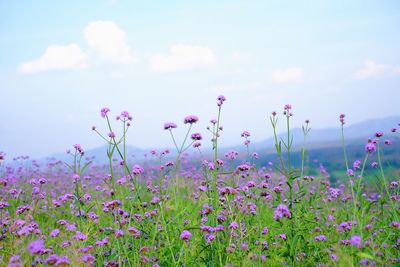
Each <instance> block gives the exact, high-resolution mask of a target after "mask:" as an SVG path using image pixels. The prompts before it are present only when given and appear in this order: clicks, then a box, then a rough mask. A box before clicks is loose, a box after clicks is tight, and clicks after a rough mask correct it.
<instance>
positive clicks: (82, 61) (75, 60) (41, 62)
mask: <svg viewBox="0 0 400 267" xmlns="http://www.w3.org/2000/svg"><path fill="white" fill-rule="evenodd" d="M86 67H87V55H86V54H85V53H84V52H83V51H82V50H81V49H80V47H79V46H78V45H77V44H69V45H64V46H63V45H50V46H48V47H47V48H46V51H45V52H44V53H43V55H42V56H41V57H40V58H38V59H36V60H32V61H29V62H26V63H23V64H21V65H20V68H19V69H20V71H21V72H22V73H37V72H46V71H53V70H74V69H83V68H86Z"/></svg>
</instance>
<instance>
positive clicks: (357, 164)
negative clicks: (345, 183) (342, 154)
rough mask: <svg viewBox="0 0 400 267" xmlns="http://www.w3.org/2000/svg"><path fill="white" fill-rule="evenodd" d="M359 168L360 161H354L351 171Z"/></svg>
mask: <svg viewBox="0 0 400 267" xmlns="http://www.w3.org/2000/svg"><path fill="white" fill-rule="evenodd" d="M360 166H361V161H359V160H356V161H354V163H353V169H355V170H356V169H360Z"/></svg>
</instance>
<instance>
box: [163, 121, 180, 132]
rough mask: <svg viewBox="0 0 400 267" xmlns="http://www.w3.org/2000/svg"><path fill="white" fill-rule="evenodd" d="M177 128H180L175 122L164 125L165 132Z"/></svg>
mask: <svg viewBox="0 0 400 267" xmlns="http://www.w3.org/2000/svg"><path fill="white" fill-rule="evenodd" d="M176 127H178V126H177V125H176V124H175V123H173V122H166V123H164V130H171V129H175V128H176Z"/></svg>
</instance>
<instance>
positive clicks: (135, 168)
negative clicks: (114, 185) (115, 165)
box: [132, 164, 144, 175]
mask: <svg viewBox="0 0 400 267" xmlns="http://www.w3.org/2000/svg"><path fill="white" fill-rule="evenodd" d="M143 172H144V170H143V168H142V167H141V166H140V165H137V164H135V165H134V166H133V168H132V173H133V175H139V174H142V173H143Z"/></svg>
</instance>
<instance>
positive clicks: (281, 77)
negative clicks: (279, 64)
mask: <svg viewBox="0 0 400 267" xmlns="http://www.w3.org/2000/svg"><path fill="white" fill-rule="evenodd" d="M303 74H304V71H303V69H302V68H297V67H293V68H288V69H283V70H281V69H279V70H275V71H273V72H272V74H271V79H272V81H273V82H276V83H286V82H298V81H301V80H302V78H303Z"/></svg>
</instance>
